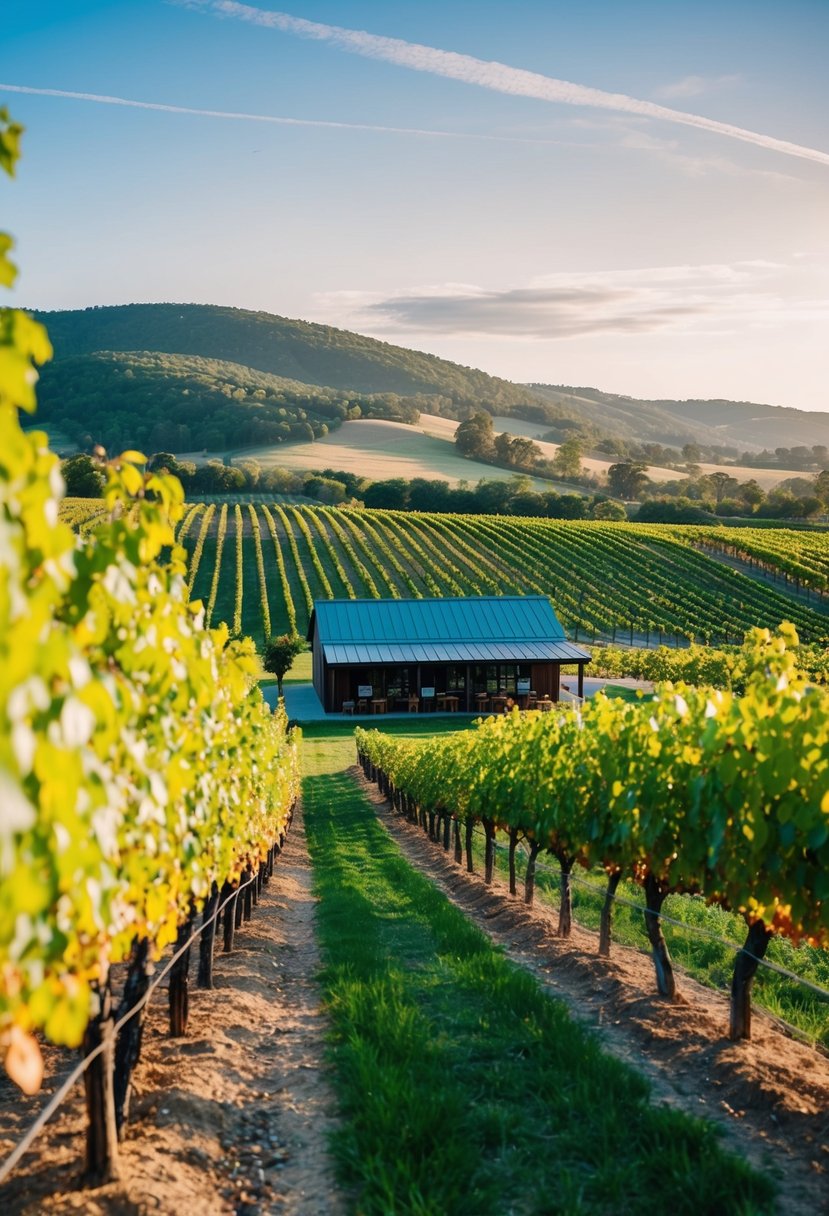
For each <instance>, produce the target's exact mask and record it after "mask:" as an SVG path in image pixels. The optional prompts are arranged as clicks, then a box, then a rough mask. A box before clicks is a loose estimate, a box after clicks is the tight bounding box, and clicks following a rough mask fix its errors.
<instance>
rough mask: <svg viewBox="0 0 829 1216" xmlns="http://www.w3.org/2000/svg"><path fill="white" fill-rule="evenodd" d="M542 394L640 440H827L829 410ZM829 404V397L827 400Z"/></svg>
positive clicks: (586, 391) (768, 444) (767, 443)
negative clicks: (826, 411)
mask: <svg viewBox="0 0 829 1216" xmlns="http://www.w3.org/2000/svg"><path fill="white" fill-rule="evenodd" d="M530 387H531V388H532V389H533V391H534V392H536V393H537V394H538V395H539V396H540V397H542V398H544V399H545V400H547V401H549V402H550V404H551V405H554V406H555V407H556V408H557V409H563V410H565V411H566V412H567V413H568V414H569V415H570V417H574V418H575V417H580V418H583V419H584V421H585V422H587V423H590V424H592V425H593V426H594V427H595V428H596V429H597V430H599V431H602V432H603V433H604V434H607V435H615V436H618V437H619V438H621V439H629V440H638V441H639V442H648V441H650V442H656V443H669V444H670V443H673V444H677V443H679V444H680V445H681V444H682V443H684V442H687V441H688V440H694V441H696V442H698V443H702V444H707V445H712V446H721V447H726V448H727V447H733V448H738V449H740V450H741V451H742V450H743V449H748V450H752V449H759V448H771V449H774V448H778V447H785V448H792V447H795V446H796V445H799V444H802V445H804V446H806V447H811V446H812V445H813V444H825V445H827V446H829V413H818V412H811V411H808V410H796V409H790V408H786V407H784V406H779V405H761V404H758V403H757V402H754V401H725V400H722V399H716V400H710V401H699V400H687V401H671V400H663V399H654V400H640V399H637V398H635V397H626V396H622V395H621V394H618V393H606V392H602V391H601V390H600V389H595V388H576V387H574V386H572V385H564V384H533V385H531V386H530ZM827 407H829V399H828V400H827Z"/></svg>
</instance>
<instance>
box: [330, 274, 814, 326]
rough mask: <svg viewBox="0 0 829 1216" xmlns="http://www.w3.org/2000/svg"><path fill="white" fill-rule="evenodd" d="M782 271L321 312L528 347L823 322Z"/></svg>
mask: <svg viewBox="0 0 829 1216" xmlns="http://www.w3.org/2000/svg"><path fill="white" fill-rule="evenodd" d="M788 271H789V268H788V267H786V266H784V265H781V264H777V263H772V262H764V261H752V262H737V263H722V264H717V263H715V264H712V265H707V266H661V267H645V268H641V269H635V270H630V271H607V272H594V273H573V274H563V273H560V274H555V275H549V276H546V277H544V278H543V279H537V280H535V281H533V282H532V283H530V284H528V285H526V286H513V287H507V288H504V289H499V290H487V289H485V288H482V287H478V286H474V285H469V284H453V283H450V284H442V285H440V286H436V287H432V288H425V289H421V290H416V291H408V292H401V293H399V294H395V295H392V296H387V297H383V298H378V297H376V296H370V295H365V294H362V293H359V292H342V293H332V294H329V295H327V296H326V297H324V304H325V308H326V311H327V313H329V314H330V313H334V314H337V315H338V318H339V323H346V324H350V325H353V326H354V325H356V326H357V327H358V328H359V327H361V326H362V327H363V328H368V329H369V330H370V331H373V332H375V333H386V334H392V333H397V334H403V333H406V334H439V335H441V336H442V337H470V336H476V337H493V338H502V339H512V340H515V339H523V340H529V341H541V340H543V341H550V340H557V339H565V338H577V337H582V336H586V335H590V334H612V333H617V334H628V335H636V334H649V333H654V332H656V331H659V330H666V329H671V330H674V331H678V330H688V329H690V328H694V329H695V330H698V329H699V328H700V327H703V328H705V327H707V328H710V329H711V330H712V331H714V332H717V333H722V332H724V331H728V330H732V329H734V328H735V327H737V328H745V327H746V325H750V326H753V327H755V328H766V327H768V326H770V325H780V324H782V323H784V322H786V321H795V320H796V319H798V318H799V319H800V320H805V319H814V318H816V317H818V318H819V317H823V318H829V300H826V299H823V298H814V299H809V298H803V299H801V300H799V301H798V300H794V301H792V300H791V298H790V297H789V295H788V293H786V294H784V293H783V292H782V290H781V280H782V278H783V277H784V276H785V275H786V274H787V273H788Z"/></svg>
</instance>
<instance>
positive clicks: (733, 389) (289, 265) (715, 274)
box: [0, 0, 829, 410]
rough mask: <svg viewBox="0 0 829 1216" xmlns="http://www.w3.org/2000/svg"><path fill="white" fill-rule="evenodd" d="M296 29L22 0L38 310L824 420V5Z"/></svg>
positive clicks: (134, 2) (411, 20)
mask: <svg viewBox="0 0 829 1216" xmlns="http://www.w3.org/2000/svg"><path fill="white" fill-rule="evenodd" d="M279 11H280V12H281V13H282V14H286V15H283V16H274V14H275V13H276V12H277V10H276V9H274V8H269V7H266V6H265V5H264V4H250V5H242V4H239V3H233V2H232V0H192V2H190V3H186V4H185V3H168V2H165V0H120V2H116V0H110V2H106V0H98V2H95V0H88V2H87V0H62V2H61V3H39V2H38V0H6V4H5V5H4V7H3V13H2V17H0V30H2V34H1V35H0V82H2V84H0V104H6V105H8V107H9V109H10V110H11V111H12V113H13V114H14V115H15V117H17V118H18V119H19V120H20V121H22V122H23V123H24V124H25V125H26V128H27V132H26V136H25V143H24V149H25V156H24V160H23V161H22V163H21V166H20V170H19V174H18V178H17V180H16V181H15V182H14V183H13V184H10V185H3V186H2V191H3V194H2V202H3V211H2V226H3V227H4V228H6V229H8V230H10V231H11V232H13V233H14V234H15V236H16V238H17V245H18V260H19V262H20V265H21V268H22V273H21V276H20V280H19V286H18V288H17V289H16V292H15V293H14V296H15V300H16V302H17V303H19V304H22V305H25V306H30V307H40V308H63V307H84V306H87V305H92V304H104V303H125V302H129V301H134V300H142V301H143V300H176V301H196V302H204V303H216V304H232V305H237V306H239V307H245V308H254V309H265V310H267V311H270V312H275V313H280V314H282V315H285V316H291V317H303V318H305V319H308V320H313V321H321V322H325V323H328V324H332V325H340V326H344V327H346V328H350V329H356V330H358V331H360V332H363V333H369V334H372V335H374V336H376V337H380V338H383V339H385V340H387V341H391V342H396V343H399V344H401V345H404V346H412V347H415V348H417V349H422V350H429V351H432V352H434V353H436V354H440V355H443V356H445V357H447V358H451V359H454V360H457V361H458V362H460V363H464V364H469V365H474V366H478V367H482V368H484V369H485V370H486V371H490V372H493V373H495V374H499V375H504V376H507V377H509V378H510V379H513V380H521V381H546V382H550V383H565V384H574V385H579V384H583V385H594V386H598V387H601V388H604V389H607V390H609V391H615V392H623V393H630V394H631V395H634V396H656V397H694V396H701V397H719V396H722V397H731V398H741V399H752V400H757V401H769V402H772V403H775V404H778V405H789V406H797V407H800V408H804V409H821V410H829V389H827V385H829V333H828V330H829V225H827V222H826V217H827V216H829V105H827V100H829V98H827V94H828V93H829V82H827V76H826V70H825V53H826V48H827V47H828V46H829V3H826V0H791V2H790V3H787V4H786V5H783V4H782V3H780V2H779V0H773V2H768V0H747V2H746V3H742V2H739V0H720V2H719V3H709V2H707V0H693V2H684V0H671V2H670V3H668V2H667V0H660V2H659V3H656V2H653V3H644V2H643V3H638V2H631V3H627V2H625V0H613V2H611V0H580V3H578V4H573V3H572V0H570V2H567V3H565V2H560V0H545V2H543V3H541V2H537V0H533V2H530V0H513V2H512V3H509V4H507V3H500V2H499V3H489V2H487V0H478V3H467V2H466V0H462V2H457V0H444V2H443V3H437V2H436V0H417V3H395V4H389V3H332V2H328V3H326V2H323V0H319V2H313V0H297V2H296V3H294V4H292V5H290V6H289V7H288V8H286V9H284V10H279ZM308 23H313V25H309V24H308ZM332 27H336V28H332ZM339 31H347V32H346V33H343V32H339ZM360 31H363V32H364V33H360ZM388 40H396V41H394V42H389V41H388ZM429 48H431V49H429ZM436 51H438V52H439V51H443V52H453V53H454V55H455V58H452V59H449V58H447V56H445V55H443V56H442V55H440V54H436V53H435V52H436ZM476 61H482V62H476ZM493 61H495V63H496V64H500V65H504V66H503V67H493V66H492V63H493ZM528 73H529V74H532V75H527V74H528ZM562 82H570V85H573V86H577V87H576V88H571V87H570V85H567V84H562ZM12 85H14V86H20V87H24V88H31V89H41V90H43V89H48V90H54V91H56V92H58V93H81V94H84V95H87V97H88V96H89V95H97V96H109V97H115V98H121V99H127V100H131V101H139V102H144V103H152V104H155V105H163V106H170V107H182V108H185V109H196V110H210V111H216V112H220V113H223V114H227V113H243V114H247V115H259V116H263V117H266V118H270V119H273V118H276V119H291V120H299V122H300V123H301V124H302V125H287V124H284V123H280V122H270V121H268V122H264V121H255V120H253V119H251V118H245V119H233V118H222V117H217V116H208V115H203V114H202V115H199V114H192V113H179V112H175V110H152V109H144V108H133V107H126V106H122V105H115V104H105V103H103V102H100V101H95V100H79V99H74V98H71V97H67V96H45V95H40V94H36V93H19V92H14V91H10V90H9V89H8V87H7V86H12ZM4 86H6V87H4ZM586 90H598V91H599V92H598V93H589V92H586ZM607 94H615V95H617V96H616V97H615V98H612V99H610V100H608V98H607ZM654 107H663V109H661V110H659V109H655V108H654ZM664 108H667V109H668V110H669V111H673V112H674V113H673V115H672V114H670V113H668V114H667V115H666V114H665V113H664ZM326 124H333V125H326ZM337 124H339V125H337ZM719 124H725V125H727V126H728V128H731V130H729V131H726V130H724V129H723V126H721V125H719ZM381 128H384V129H381ZM734 129H736V130H734ZM786 145H789V146H786Z"/></svg>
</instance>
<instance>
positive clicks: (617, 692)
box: [604, 684, 639, 701]
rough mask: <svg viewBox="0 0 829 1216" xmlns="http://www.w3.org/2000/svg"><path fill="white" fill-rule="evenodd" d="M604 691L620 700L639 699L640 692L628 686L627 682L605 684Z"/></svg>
mask: <svg viewBox="0 0 829 1216" xmlns="http://www.w3.org/2000/svg"><path fill="white" fill-rule="evenodd" d="M604 691H605V693H606V694H607V696H608V697H615V698H616V699H617V700H618V701H638V700H639V692H638V689H636V688H628V687H627V685H625V684H605V687H604Z"/></svg>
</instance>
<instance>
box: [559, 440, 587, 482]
mask: <svg viewBox="0 0 829 1216" xmlns="http://www.w3.org/2000/svg"><path fill="white" fill-rule="evenodd" d="M582 450H583V449H582V444H581V442H580V440H578V439H575V438H573V439H568V440H566V442H565V443H562V445H561V446H560V447H559V449H558V451H557V452H556V454H555V457H554V459H553V468H554V469H555V471H556V473H557V474H558V476H559V477H563V478H564V479H565V480H570V481H572V480H573V479H574V478H576V477H578V476H579V475H580V474H581V455H582Z"/></svg>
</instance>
